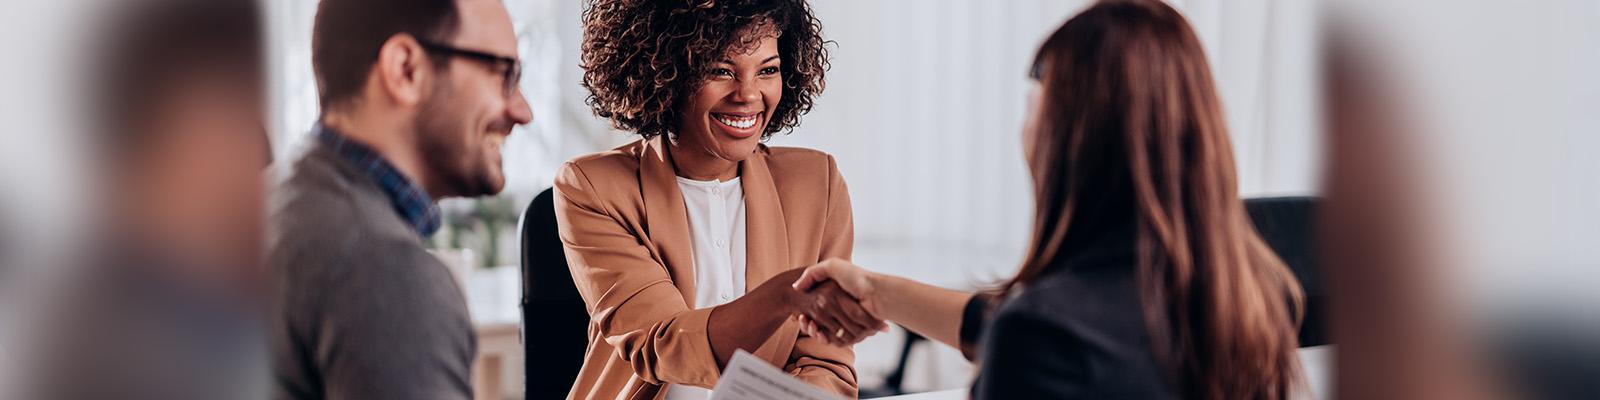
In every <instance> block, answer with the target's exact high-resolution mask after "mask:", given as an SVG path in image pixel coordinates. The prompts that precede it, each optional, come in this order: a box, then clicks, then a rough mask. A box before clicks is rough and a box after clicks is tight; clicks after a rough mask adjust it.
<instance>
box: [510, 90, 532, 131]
mask: <svg viewBox="0 0 1600 400" xmlns="http://www.w3.org/2000/svg"><path fill="white" fill-rule="evenodd" d="M506 114H507V116H508V117H510V118H511V122H513V123H516V124H517V125H527V124H528V123H530V122H533V107H532V106H530V105H528V99H526V98H523V97H522V88H517V89H516V90H513V91H512V92H511V101H510V103H508V104H506Z"/></svg>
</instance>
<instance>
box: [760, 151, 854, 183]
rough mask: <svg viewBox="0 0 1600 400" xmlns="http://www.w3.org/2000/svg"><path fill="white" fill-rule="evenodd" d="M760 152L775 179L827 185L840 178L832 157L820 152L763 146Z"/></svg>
mask: <svg viewBox="0 0 1600 400" xmlns="http://www.w3.org/2000/svg"><path fill="white" fill-rule="evenodd" d="M760 151H761V152H763V153H765V157H764V158H765V159H766V164H767V169H769V170H771V171H772V176H773V177H774V178H775V179H778V180H783V181H794V180H799V181H806V182H810V181H811V180H813V179H815V180H816V182H815V184H820V185H828V184H829V182H831V181H832V180H835V179H839V178H840V175H839V167H838V164H837V163H835V162H834V159H833V155H831V154H828V153H825V152H823V151H821V150H816V149H808V148H803V147H765V146H763V147H762V150H760ZM802 186H809V185H802Z"/></svg>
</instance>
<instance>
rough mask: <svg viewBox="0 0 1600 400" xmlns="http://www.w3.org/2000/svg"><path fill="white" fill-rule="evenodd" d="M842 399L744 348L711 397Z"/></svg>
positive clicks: (735, 399) (721, 399)
mask: <svg viewBox="0 0 1600 400" xmlns="http://www.w3.org/2000/svg"><path fill="white" fill-rule="evenodd" d="M796 399H797V400H842V399H841V398H840V397H839V396H835V395H833V394H830V393H828V392H824V391H822V389H817V388H816V387H814V386H811V384H808V383H805V382H803V381H801V380H800V379H798V378H795V377H793V376H789V374H788V373H786V372H783V370H781V369H778V367H774V366H772V364H767V362H766V361H763V360H762V359H760V358H756V356H753V355H750V353H747V352H745V351H744V350H739V351H738V352H737V353H734V354H733V360H730V361H728V368H726V369H723V370H722V378H721V379H719V380H717V387H715V388H712V389H711V400H796Z"/></svg>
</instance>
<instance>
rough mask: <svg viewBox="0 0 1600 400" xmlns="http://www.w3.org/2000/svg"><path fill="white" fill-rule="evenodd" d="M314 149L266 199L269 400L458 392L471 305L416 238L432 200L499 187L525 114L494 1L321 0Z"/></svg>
mask: <svg viewBox="0 0 1600 400" xmlns="http://www.w3.org/2000/svg"><path fill="white" fill-rule="evenodd" d="M311 40H312V64H313V68H314V70H315V73H316V78H317V85H318V89H319V92H320V94H321V98H320V102H321V105H322V115H321V120H320V122H319V123H318V124H317V126H316V127H315V128H314V130H313V132H312V134H313V135H314V138H313V140H314V141H315V144H314V145H312V146H311V148H310V149H309V150H308V151H307V152H306V153H305V155H304V156H303V157H302V158H301V159H299V160H298V161H296V162H295V164H294V166H293V168H294V169H293V172H292V174H291V175H290V176H289V177H288V179H287V180H286V181H285V182H284V183H283V184H282V186H281V187H280V188H279V193H277V194H278V195H279V197H278V198H276V199H274V202H273V215H272V217H271V218H272V221H271V222H272V228H273V231H272V234H271V245H270V250H269V256H268V264H269V266H270V268H271V269H272V271H273V274H275V282H274V283H275V284H276V286H275V292H274V293H273V295H274V297H275V300H276V302H275V306H276V311H275V313H274V316H275V318H276V320H275V321H274V323H273V327H272V330H273V331H272V332H271V334H272V335H273V339H272V343H273V346H274V349H273V351H274V356H273V357H274V359H273V364H274V366H273V369H274V371H275V374H276V382H277V390H276V397H278V398H295V399H320V398H372V399H469V398H471V397H472V389H471V385H470V382H471V379H470V376H469V369H470V367H471V364H472V359H473V355H474V353H475V352H476V346H477V343H476V340H475V338H474V336H473V331H472V326H471V322H470V319H469V317H468V315H467V308H466V300H465V298H464V297H463V296H462V293H461V291H460V290H459V288H458V287H457V286H456V283H455V279H453V278H452V277H451V276H450V274H449V272H448V270H447V269H446V267H445V266H444V264H442V263H441V262H440V261H439V260H437V259H435V258H434V257H433V255H431V254H429V253H428V252H427V251H425V249H424V245H423V241H424V239H425V238H426V237H427V236H428V235H430V234H432V233H433V231H434V230H435V229H437V228H438V226H439V212H438V208H437V206H436V205H435V201H437V200H438V199H439V198H442V197H447V196H478V195H486V194H493V193H496V192H499V191H500V189H501V187H502V186H504V181H505V179H504V176H503V175H502V173H501V167H500V155H499V153H500V147H501V144H502V143H503V142H504V140H505V138H506V137H507V136H508V135H510V134H511V129H512V127H514V126H516V125H518V124H525V123H528V122H529V120H530V119H531V115H530V114H531V111H530V110H529V108H528V104H527V102H526V101H525V100H524V99H523V98H522V95H521V92H520V91H519V90H518V89H517V81H518V77H519V74H520V62H519V61H518V60H517V59H516V58H515V57H516V54H517V46H516V37H515V35H514V34H513V32H512V28H511V18H510V16H509V15H508V14H507V11H506V9H505V7H504V6H502V5H501V4H500V2H499V1H497V0H407V1H394V0H323V1H322V2H321V4H320V5H319V6H318V10H317V16H316V21H315V26H314V27H313V31H312V39H311Z"/></svg>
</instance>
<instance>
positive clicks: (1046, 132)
mask: <svg viewBox="0 0 1600 400" xmlns="http://www.w3.org/2000/svg"><path fill="white" fill-rule="evenodd" d="M1034 74H1035V79H1037V80H1038V81H1039V83H1040V84H1041V87H1042V92H1041V97H1040V102H1039V104H1038V108H1037V113H1038V115H1036V116H1035V118H1036V119H1035V123H1034V124H1032V129H1034V131H1033V132H1029V134H1031V135H1034V136H1033V137H1034V143H1033V145H1034V148H1033V149H1032V152H1033V153H1032V155H1031V157H1029V161H1028V162H1029V164H1030V169H1031V170H1032V171H1033V176H1034V180H1035V182H1034V183H1035V196H1036V200H1037V210H1036V211H1037V212H1036V217H1035V218H1036V219H1035V221H1034V228H1033V229H1034V230H1033V239H1032V244H1031V245H1030V250H1029V253H1028V254H1027V257H1026V259H1025V261H1024V264H1023V267H1022V270H1021V272H1019V273H1018V275H1017V276H1016V277H1015V278H1014V279H1013V280H1012V281H1010V282H1009V283H1007V284H1006V285H1005V288H1004V289H1003V290H1004V291H1005V292H1011V291H1013V290H1019V289H1020V290H1026V286H1027V284H1028V283H1029V282H1031V281H1034V280H1036V279H1038V278H1040V277H1041V276H1044V275H1045V274H1047V273H1049V272H1051V271H1052V270H1053V269H1055V268H1062V267H1064V266H1063V265H1062V263H1059V262H1057V261H1058V259H1062V258H1063V257H1067V256H1070V255H1073V254H1078V253H1080V252H1083V251H1085V250H1088V249H1090V248H1094V247H1096V246H1105V245H1107V241H1108V240H1110V241H1115V240H1123V241H1128V240H1131V241H1132V242H1133V243H1132V246H1133V248H1134V249H1135V250H1136V253H1137V254H1138V255H1137V257H1136V265H1134V266H1131V267H1132V268H1135V269H1136V275H1137V280H1138V286H1139V291H1140V293H1139V295H1140V299H1141V304H1142V306H1143V308H1144V310H1143V311H1144V315H1145V318H1146V322H1147V326H1148V329H1149V332H1150V338H1151V341H1152V345H1153V346H1154V347H1155V350H1156V354H1157V357H1158V358H1159V360H1160V361H1161V362H1162V363H1163V364H1164V365H1165V366H1166V368H1167V370H1168V371H1169V372H1170V377H1169V378H1170V379H1171V381H1172V382H1173V384H1174V385H1175V387H1176V388H1177V390H1178V393H1180V394H1182V395H1183V397H1185V398H1196V399H1284V398H1287V397H1288V396H1289V395H1290V393H1291V392H1293V391H1295V390H1298V388H1299V387H1300V386H1299V385H1300V382H1301V379H1300V373H1299V367H1298V366H1299V362H1298V361H1297V358H1296V356H1295V349H1296V347H1298V344H1297V341H1296V336H1295V332H1296V327H1297V325H1298V324H1299V322H1298V318H1299V314H1300V307H1301V303H1302V301H1303V300H1302V296H1303V295H1302V293H1301V289H1300V285H1299V283H1298V281H1296V279H1295V278H1294V276H1293V274H1292V273H1291V272H1290V271H1289V269H1288V268H1287V267H1285V266H1284V264H1283V262H1282V261H1281V260H1279V259H1278V257H1277V256H1276V255H1275V254H1274V253H1273V252H1272V250H1271V249H1270V248H1269V247H1267V246H1266V244H1265V242H1263V241H1262V239H1261V237H1260V235H1258V234H1257V233H1256V231H1255V229H1254V228H1253V227H1252V225H1251V224H1250V220H1249V217H1248V215H1246V214H1245V210H1244V203H1243V202H1242V201H1241V200H1240V198H1239V195H1238V184H1237V179H1236V177H1235V172H1234V159H1233V152H1232V147H1231V144H1230V143H1229V139H1228V129H1227V126H1226V124H1225V123H1224V120H1223V113H1222V106H1221V104H1220V101H1219V100H1218V98H1217V93H1216V90H1215V85H1214V84H1213V82H1212V78H1211V73H1210V67H1209V64H1208V63H1207V62H1206V57H1205V53H1204V52H1203V51H1202V49H1201V47H1200V41H1199V40H1198V38H1196V37H1195V35H1194V32H1193V30H1192V29H1191V28H1190V26H1189V23H1188V22H1187V21H1185V20H1184V18H1183V16H1182V15H1180V14H1179V13H1178V12H1177V11H1176V10H1173V9H1172V8H1171V7H1169V6H1167V5H1166V4H1163V3H1161V2H1160V1H1156V0H1112V1H1102V2H1099V3H1097V4H1095V5H1094V6H1092V7H1090V8H1089V9H1088V10H1086V11H1084V12H1083V13H1081V14H1079V15H1077V16H1075V17H1073V18H1072V19H1071V20H1068V21H1067V22H1066V24H1064V25H1062V26H1061V28H1060V29H1058V30H1057V31H1056V32H1055V33H1054V34H1052V35H1051V36H1050V37H1049V38H1048V39H1047V40H1046V41H1045V43H1044V44H1043V46H1041V48H1040V50H1039V52H1038V55H1037V56H1036V58H1035V63H1034ZM1128 232H1131V234H1130V233H1128Z"/></svg>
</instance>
